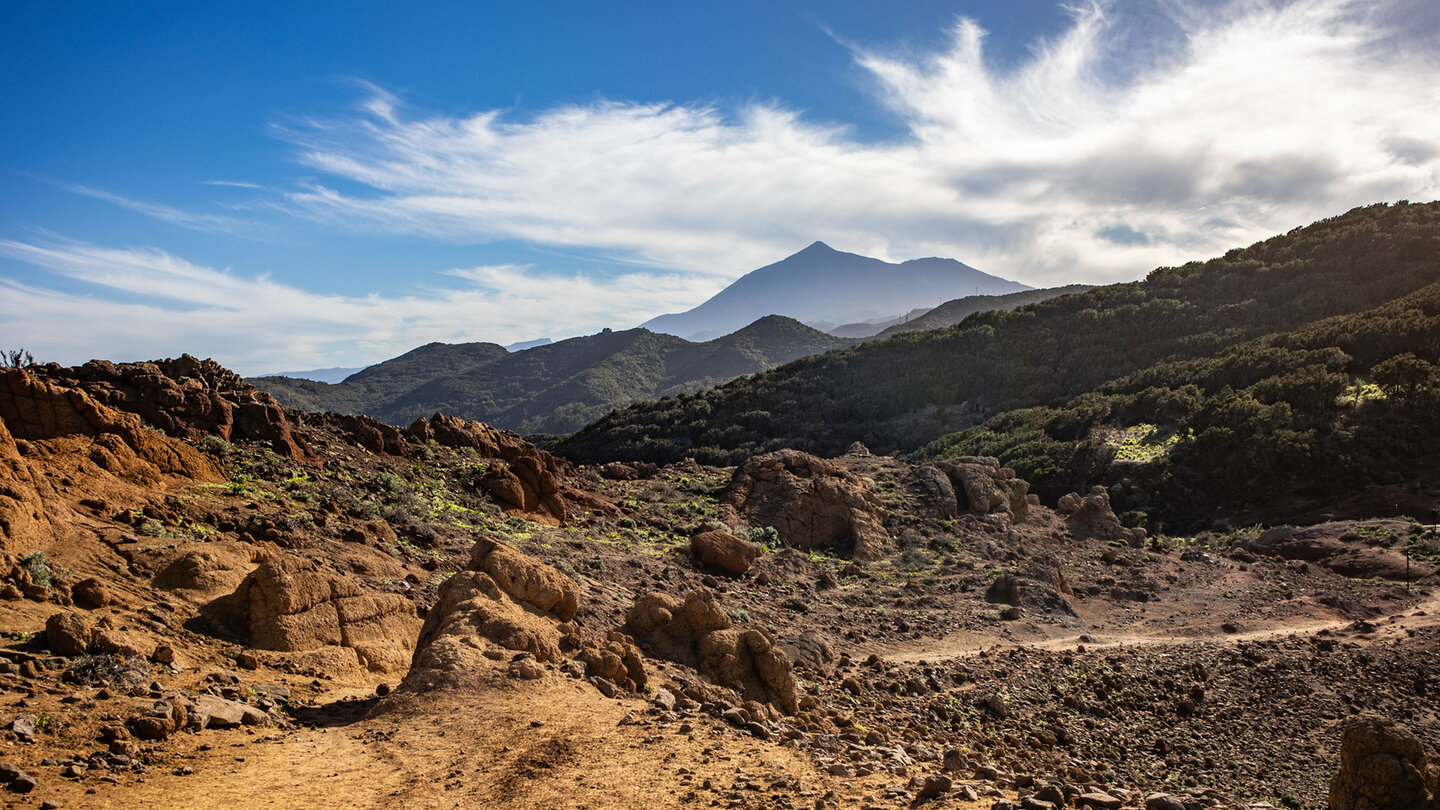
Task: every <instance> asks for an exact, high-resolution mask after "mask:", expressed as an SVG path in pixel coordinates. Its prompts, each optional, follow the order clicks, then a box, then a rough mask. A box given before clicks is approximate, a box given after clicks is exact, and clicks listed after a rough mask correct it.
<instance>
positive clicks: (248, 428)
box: [43, 354, 310, 459]
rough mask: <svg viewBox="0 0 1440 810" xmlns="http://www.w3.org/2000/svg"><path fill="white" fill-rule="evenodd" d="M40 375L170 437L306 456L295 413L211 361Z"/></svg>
mask: <svg viewBox="0 0 1440 810" xmlns="http://www.w3.org/2000/svg"><path fill="white" fill-rule="evenodd" d="M43 373H44V374H45V375H46V376H47V377H51V378H57V379H62V380H63V379H66V378H70V379H73V380H74V382H75V384H76V385H78V386H79V387H81V388H83V389H84V390H85V391H86V392H87V393H89V394H90V395H91V396H93V397H94V398H95V399H96V400H98V401H99V402H102V403H104V404H106V405H109V406H111V407H113V408H116V409H118V410H122V411H126V412H128V413H133V414H138V415H139V416H141V417H142V418H144V419H145V421H146V422H149V423H150V424H152V425H154V426H155V427H157V428H159V429H161V430H163V431H165V433H166V434H167V435H170V436H178V437H181V438H185V439H188V440H190V441H192V442H195V441H199V440H201V439H202V438H204V437H205V436H219V437H220V438H222V439H224V440H226V441H240V440H250V441H263V442H268V443H269V444H270V446H271V448H272V449H273V450H274V451H275V452H276V453H279V454H280V455H283V456H287V457H289V458H294V459H305V458H308V457H309V456H310V453H309V452H308V450H307V449H306V447H305V445H304V444H303V443H302V442H301V440H300V439H299V438H298V437H297V436H296V435H295V433H294V428H295V420H294V418H293V412H292V411H288V410H286V409H285V408H283V407H281V406H280V404H279V403H277V402H276V401H275V400H274V398H272V397H271V396H270V395H269V394H266V393H262V392H260V391H257V390H256V389H255V388H254V387H252V386H251V385H250V384H249V383H247V382H245V380H244V379H242V378H241V377H240V375H238V374H236V373H234V372H233V371H230V370H229V369H227V368H225V367H224V366H221V365H220V364H219V363H217V362H215V361H214V360H198V359H196V358H194V357H191V356H190V355H188V354H186V355H181V356H180V357H179V358H176V359H166V360H156V361H154V362H146V363H111V362H109V361H106V360H91V361H90V362H88V363H86V364H85V365H83V366H79V367H77V368H73V369H61V368H59V367H58V366H53V365H52V366H46V367H45V369H44V372H43Z"/></svg>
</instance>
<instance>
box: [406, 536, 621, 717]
mask: <svg viewBox="0 0 1440 810" xmlns="http://www.w3.org/2000/svg"><path fill="white" fill-rule="evenodd" d="M579 609H580V588H579V586H578V585H576V584H575V582H574V580H572V579H570V578H569V577H567V576H565V575H564V574H562V573H560V572H559V571H558V570H556V569H555V568H553V567H551V566H549V565H546V564H545V563H542V562H540V561H539V560H536V559H535V558H533V557H530V556H529V555H526V554H522V553H521V552H519V551H517V550H515V549H514V548H511V547H510V546H507V545H505V544H503V543H500V542H498V541H496V540H492V539H489V538H481V539H480V540H478V541H477V542H476V544H475V548H474V550H473V551H472V552H471V554H470V565H469V568H468V569H467V570H465V571H461V572H459V573H457V574H455V575H454V576H453V577H451V578H449V579H447V580H446V581H445V582H444V583H443V584H442V585H441V586H440V590H439V593H438V595H437V601H436V604H435V606H434V607H432V608H431V609H430V613H429V615H427V616H426V618H425V625H424V627H422V628H421V630H420V637H419V639H418V640H417V641H416V643H415V654H414V656H413V658H412V661H411V668H410V673H409V674H408V675H406V676H405V686H406V688H407V691H420V692H423V691H428V690H431V689H435V688H456V687H461V686H473V685H476V684H477V683H478V679H479V678H481V677H483V676H484V674H485V673H486V672H488V671H489V670H490V669H492V668H493V666H494V662H495V661H497V660H502V659H509V658H511V657H513V654H515V653H529V654H530V655H531V656H533V658H534V659H535V660H536V661H538V662H541V663H553V662H558V661H560V660H561V659H562V658H563V657H564V655H565V654H567V653H568V654H569V655H570V657H572V658H574V659H576V660H577V661H580V662H581V663H583V664H584V665H586V667H587V671H588V672H589V673H590V674H592V675H596V676H598V677H603V678H606V679H607V680H608V681H610V682H611V683H615V684H619V685H621V686H624V687H626V688H628V689H638V688H639V687H640V686H641V685H642V684H644V683H645V668H644V665H643V664H642V663H641V662H640V656H639V653H638V652H637V651H636V650H635V647H634V645H633V644H631V643H630V641H629V639H626V638H625V637H624V636H621V635H620V634H618V633H611V634H607V635H606V636H603V637H602V636H597V635H595V634H592V633H588V632H586V631H584V630H581V629H580V628H578V627H576V626H575V625H573V624H570V623H569V620H570V619H572V618H574V617H575V614H576V613H577V612H578V611H579ZM487 653H488V655H487ZM496 653H499V654H498V655H497V654H496Z"/></svg>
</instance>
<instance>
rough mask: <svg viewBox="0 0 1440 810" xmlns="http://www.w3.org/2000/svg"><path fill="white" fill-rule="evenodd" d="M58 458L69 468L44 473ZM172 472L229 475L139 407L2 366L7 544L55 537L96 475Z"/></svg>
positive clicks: (120, 479)
mask: <svg viewBox="0 0 1440 810" xmlns="http://www.w3.org/2000/svg"><path fill="white" fill-rule="evenodd" d="M57 466H58V468H59V469H63V470H64V474H63V475H52V476H47V475H45V473H46V472H52V473H53V472H55V468H57ZM165 475H173V476H182V477H186V478H190V479H193V480H197V481H218V480H221V479H222V478H223V474H222V473H221V471H220V469H219V467H217V466H216V465H215V463H214V461H212V460H211V459H210V458H209V457H208V456H206V455H205V454H203V453H201V452H199V451H197V450H196V449H195V448H193V447H191V446H189V445H187V444H185V443H184V442H181V441H178V440H176V439H172V438H170V437H168V436H165V435H163V434H161V433H159V432H157V431H154V430H148V429H146V427H145V425H144V423H143V422H142V421H141V419H140V417H139V416H137V415H135V414H133V413H122V412H121V411H118V410H116V409H114V408H111V407H108V406H106V405H104V404H103V403H101V402H100V401H98V400H97V399H96V398H94V397H92V396H91V395H90V394H88V393H86V392H85V391H83V390H81V389H80V388H77V387H75V386H73V385H67V384H64V383H63V382H61V381H52V380H48V379H45V378H43V377H42V376H41V375H40V374H39V373H37V372H36V370H34V369H0V548H3V549H4V550H7V551H11V552H22V551H26V550H29V549H33V548H38V547H41V546H44V545H46V544H47V543H49V542H51V541H53V540H54V539H55V538H56V536H57V535H56V533H57V531H59V529H58V528H57V527H58V526H60V525H62V524H64V523H65V518H66V517H67V516H68V514H69V506H68V503H69V501H71V500H73V499H74V498H75V497H78V495H79V493H81V492H86V491H90V492H92V493H93V492H94V491H95V490H97V489H98V488H99V487H97V486H96V485H95V484H96V482H97V481H101V480H108V481H109V484H110V485H117V484H118V485H123V486H126V487H134V486H146V485H153V484H155V483H157V482H159V480H160V479H161V477H162V476H165ZM58 487H63V488H64V489H65V490H72V491H73V492H74V494H73V495H70V496H66V495H65V494H64V493H63V492H62V491H61V489H59V488H58Z"/></svg>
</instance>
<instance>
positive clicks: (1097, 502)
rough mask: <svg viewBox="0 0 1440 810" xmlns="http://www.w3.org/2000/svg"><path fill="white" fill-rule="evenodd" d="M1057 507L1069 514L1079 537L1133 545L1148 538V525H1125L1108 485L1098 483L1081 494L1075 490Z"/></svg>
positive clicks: (1070, 524)
mask: <svg viewBox="0 0 1440 810" xmlns="http://www.w3.org/2000/svg"><path fill="white" fill-rule="evenodd" d="M1055 511H1056V512H1059V513H1060V514H1061V515H1062V516H1063V517H1064V518H1065V525H1066V526H1067V527H1069V529H1070V533H1071V534H1072V535H1073V536H1074V537H1075V539H1076V540H1090V539H1094V540H1105V541H1110V540H1120V541H1123V542H1125V543H1127V544H1129V545H1131V546H1139V545H1141V544H1142V543H1144V542H1145V535H1146V532H1145V530H1144V529H1139V528H1136V529H1129V528H1126V527H1125V526H1123V525H1121V523H1120V519H1119V518H1117V517H1115V510H1113V509H1111V507H1110V493H1108V492H1106V491H1105V488H1104V487H1101V486H1096V487H1092V488H1091V489H1090V493H1089V494H1088V495H1085V496H1084V497H1081V496H1080V495H1079V494H1078V493H1075V492H1071V493H1069V494H1068V495H1064V496H1062V497H1061V498H1060V501H1059V503H1057V504H1056V505H1055Z"/></svg>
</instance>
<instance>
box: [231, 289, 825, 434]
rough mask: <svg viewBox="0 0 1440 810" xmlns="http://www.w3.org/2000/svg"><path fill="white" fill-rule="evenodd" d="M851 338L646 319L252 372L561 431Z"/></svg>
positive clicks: (381, 415) (398, 417)
mask: <svg viewBox="0 0 1440 810" xmlns="http://www.w3.org/2000/svg"><path fill="white" fill-rule="evenodd" d="M852 343H853V341H848V340H843V339H840V338H836V337H833V336H831V335H827V334H825V333H823V332H819V331H817V330H814V329H811V328H810V327H808V326H805V325H804V324H802V323H799V322H798V321H795V320H792V319H790V318H782V317H778V316H770V317H765V318H761V319H760V320H758V321H756V322H755V323H753V324H751V325H750V326H747V327H745V328H744V329H741V330H740V331H738V332H735V333H733V334H730V335H726V336H725V337H722V338H717V339H715V340H712V341H708V342H705V343H691V342H689V341H686V340H682V339H680V338H678V337H675V336H673V335H667V334H657V333H655V332H651V331H649V330H646V329H629V330H625V331H620V332H614V331H608V330H607V331H604V332H601V333H599V334H596V335H589V336H585V337H578V338H571V339H570V340H564V341H560V342H558V343H551V344H547V345H544V346H538V347H536V348H533V349H527V350H525V351H520V352H515V353H513V354H512V353H509V352H506V351H504V349H503V348H501V347H499V346H496V345H494V344H490V343H468V344H459V345H447V344H443V343H432V344H430V345H428V346H422V347H420V348H418V349H415V350H413V351H410V352H407V353H406V354H404V355H402V356H400V357H397V358H394V359H392V360H387V361H385V362H384V363H380V364H377V365H375V366H371V367H370V368H368V369H366V370H365V372H363V373H361V374H357V375H355V376H354V377H352V378H350V379H349V380H346V381H345V382H344V383H341V384H339V385H326V384H324V383H316V382H311V381H308V380H291V379H285V378H274V377H267V378H261V379H256V380H252V381H251V382H253V383H254V384H255V386H256V387H258V388H260V389H261V390H264V391H267V392H269V393H270V394H272V395H273V396H275V397H276V398H277V399H279V400H280V401H281V402H282V403H284V404H286V405H289V406H291V407H297V408H303V409H306V410H332V411H338V412H341V413H363V414H366V415H368V416H373V417H375V418H377V419H381V420H383V421H386V422H390V423H392V424H402V425H403V424H409V423H410V422H412V421H414V420H415V419H416V418H418V417H421V416H428V415H430V414H433V413H436V412H440V413H446V414H451V415H455V416H462V417H465V418H467V419H478V420H482V421H485V422H489V423H492V424H495V425H497V426H500V427H504V428H509V429H513V430H520V431H525V432H531V433H564V432H568V431H572V430H575V429H577V428H579V427H581V426H582V425H584V424H585V423H587V422H589V421H591V420H593V419H595V418H598V417H600V416H603V415H604V414H606V413H609V412H610V411H611V410H613V409H615V408H618V407H624V406H625V405H628V404H630V403H632V402H635V401H637V400H641V399H648V398H654V397H661V396H666V395H669V394H673V393H676V392H680V391H692V390H698V389H700V388H703V387H706V386H711V385H716V384H719V383H722V382H725V381H727V380H730V379H733V378H735V377H737V376H740V375H742V374H751V373H754V372H757V371H763V370H765V369H768V368H772V367H774V366H776V365H779V364H780V363H785V362H789V361H791V360H794V359H796V358H798V357H804V356H806V355H810V354H816V353H819V352H824V351H828V350H830V349H835V348H842V347H845V346H849V345H852ZM497 350H498V351H497Z"/></svg>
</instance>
